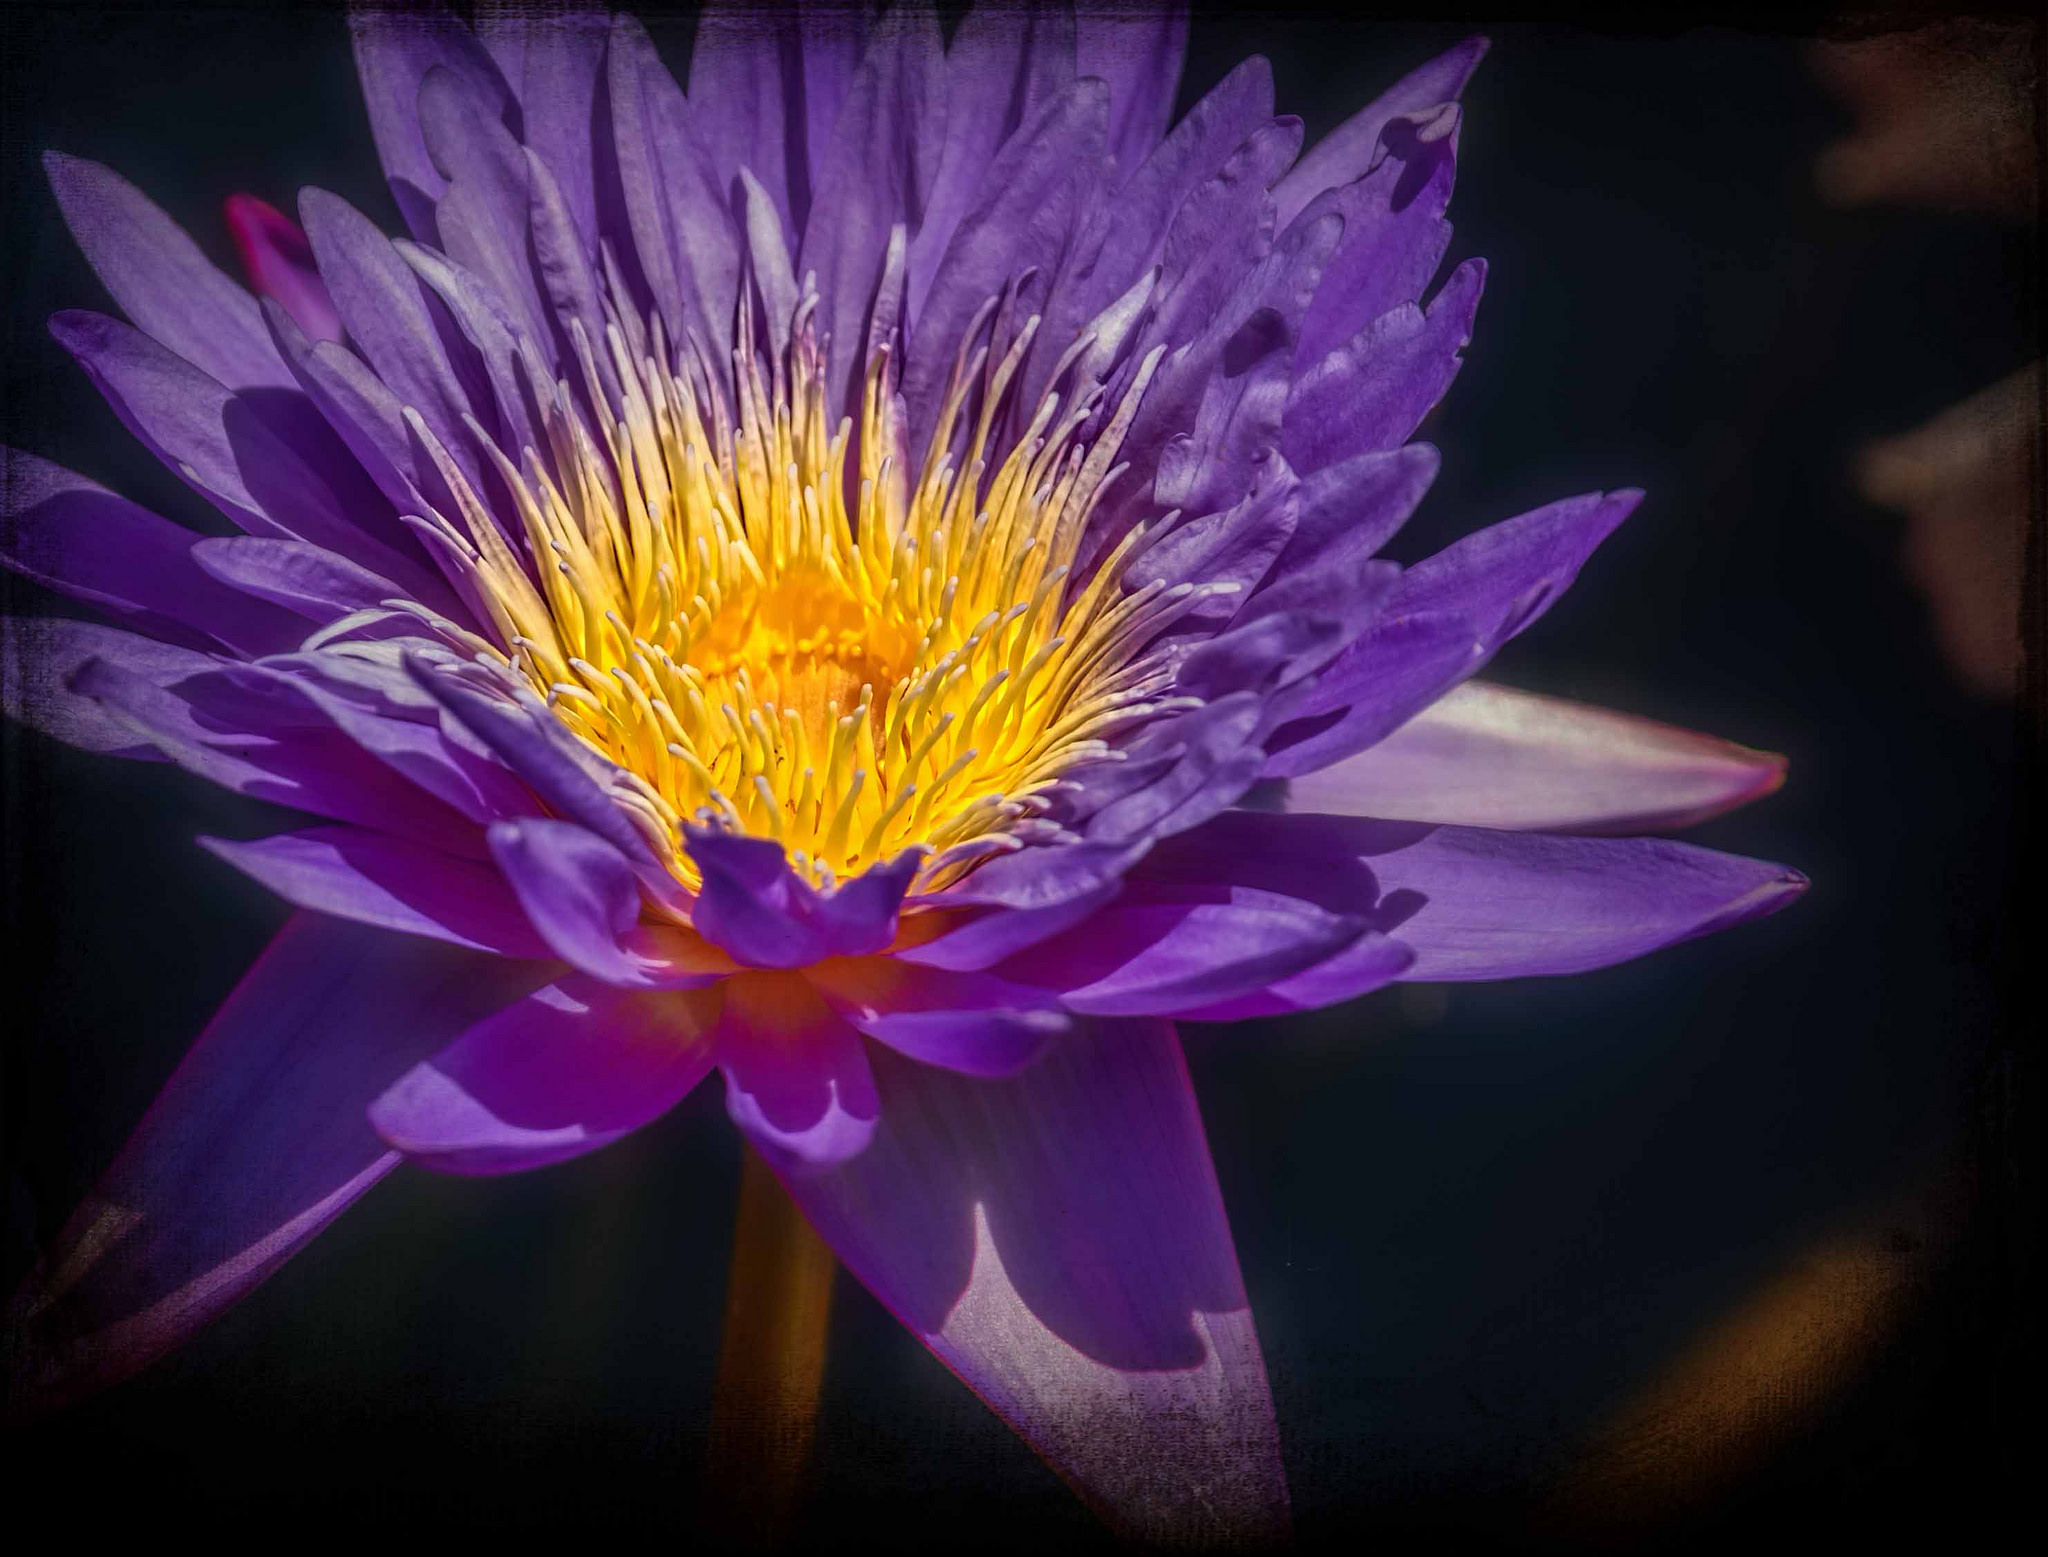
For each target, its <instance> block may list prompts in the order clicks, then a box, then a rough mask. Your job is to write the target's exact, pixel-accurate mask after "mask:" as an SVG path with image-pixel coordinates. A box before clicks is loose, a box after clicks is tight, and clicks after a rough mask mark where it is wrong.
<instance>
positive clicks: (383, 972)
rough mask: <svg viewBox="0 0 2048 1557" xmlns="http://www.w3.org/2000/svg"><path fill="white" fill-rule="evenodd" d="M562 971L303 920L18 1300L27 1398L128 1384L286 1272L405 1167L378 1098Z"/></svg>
mask: <svg viewBox="0 0 2048 1557" xmlns="http://www.w3.org/2000/svg"><path fill="white" fill-rule="evenodd" d="M548 972H549V968H548V965H547V964H533V963H518V962H508V961H505V960H503V959H500V958H497V957H489V956H485V955H483V954H481V953H478V952H471V951H463V950H460V949H458V948H456V947H453V946H448V945H446V944H443V943H441V942H437V941H429V940H421V939H418V938H415V937H411V936H403V935H390V934H387V933H385V932H382V931H378V930H372V929H368V928H365V927H363V926H359V925H351V924H347V923H344V922H341V921H337V920H333V919H327V918H324V917H322V916H319V915H315V914H302V915H300V916H298V917H297V918H294V919H293V920H292V921H291V922H290V923H289V924H287V925H286V926H285V928H284V929H283V930H282V931H281V932H280V933H279V935H278V937H277V939H276V940H275V941H273V942H272V943H271V945H270V949H269V950H268V951H266V952H265V953H264V954H263V956H262V957H261V958H259V959H258V960H257V962H256V965H255V966H254V967H253V968H251V969H250V970H249V972H248V974H247V975H246V976H245V977H244V978H243V979H242V981H241V983H240V984H238V985H237V986H236V987H235V991H234V993H233V994H231V995H230V996H229V997H228V999H227V1002H226V1003H225V1004H224V1005H223V1006H222V1007H221V1009H220V1012H219V1014H218V1015H216V1016H215V1017H214V1019H213V1020H212V1021H211V1022H210V1023H209V1024H208V1025H207V1028H206V1031H205V1032H204V1033H202V1034H201V1035H200V1038H199V1041H198V1042H197V1043H196V1044H195V1045H194V1046H193V1048H192V1051H191V1052H190V1053H189V1054H188V1055H186V1057H185V1060H184V1062H183V1063H182V1064H181V1065H180V1066H179V1067H178V1069H177V1071H176V1072H175V1073H174V1074H173V1075H172V1077H171V1079H170V1081H169V1082H168V1083H166V1085H165V1087H164V1089H163V1091H162V1092H161V1093H160V1094H158V1096H157V1099H156V1101H155V1103H153V1104H152V1105H151V1106H150V1110H149V1112H148V1114H147V1115H145V1116H144V1118H143V1120H142V1123H141V1124H140V1125H139V1126H138V1127H137V1128H136V1131H135V1133H134V1135H132V1136H131V1137H130V1138H129V1140H128V1144H127V1145H126V1146H125V1147H123V1148H122V1151H121V1154H120V1156H119V1157H118V1158H117V1159H116V1160H115V1162H114V1165H113V1166H112V1167H111V1168H110V1169H108V1171H107V1173H106V1175H105V1177H104V1178H102V1179H101V1180H100V1183H99V1185H98V1187H97V1188H96V1189H95V1190H94V1192H93V1194H92V1195H91V1196H90V1197H89V1198H88V1199H87V1200H86V1201H85V1203H84V1204H83V1205H82V1206H80V1207H79V1209H78V1211H77V1212H76V1213H75V1214H74V1215H73V1217H72V1219H71V1221H70V1222H69V1223H68V1224H67V1225H66V1227H65V1229H64V1231H63V1233H62V1234H61V1235H60V1236H59V1238H58V1240H57V1242H56V1244H55V1246H54V1247H53V1248H52V1250H51V1251H50V1253H49V1255H48V1257H47V1258H46V1259H45V1260H44V1261H43V1262H42V1263H41V1264H40V1265H39V1266H38V1267H37V1269H36V1270H35V1271H34V1272H32V1273H31V1275H30V1276H29V1278H28V1280H27V1282H26V1283H24V1285H23V1287H22V1289H21V1291H20V1293H19V1294H17V1297H16V1299H15V1311H14V1314H13V1316H11V1317H12V1318H13V1320H14V1326H11V1328H15V1327H18V1328H17V1333H18V1335H19V1336H20V1338H21V1342H22V1344H23V1347H24V1355H22V1356H21V1357H20V1358H19V1359H18V1361H19V1364H20V1366H21V1368H22V1372H21V1373H20V1375H18V1378H19V1390H20V1394H19V1397H18V1398H19V1399H20V1400H21V1402H22V1403H23V1405H25V1406H27V1407H28V1408H29V1409H31V1410H33V1409H36V1408H37V1407H44V1408H48V1407H54V1406H57V1405H61V1404H63V1403H64V1402H66V1401H68V1400H71V1399H75V1398H77V1397H78V1396H80V1395H83V1394H87V1393H90V1392H91V1391H93V1390H95V1389H99V1388H103V1387H105V1386H106V1385H109V1384H113V1383H117V1382H119V1381H120V1380H121V1379H123V1378H125V1377H127V1376H128V1375H129V1374H131V1373H133V1372H135V1371H136V1370H137V1369H138V1368H141V1367H143V1366H144V1365H145V1364H147V1363H149V1362H150V1361H152V1360H153V1359H154V1358H156V1357H157V1356H159V1355H160V1354H161V1353H163V1352H164V1351H167V1350H168V1349H169V1348H170V1347H172V1346H174V1345H176V1344H177V1343H178V1342H179V1341H181V1340H183V1339H184V1338H185V1337H186V1336H188V1335H190V1334H191V1333H192V1332H193V1331H195V1330H197V1329H198V1328H199V1327H200V1326H201V1325H203V1324H205V1323H206V1322H207V1321H208V1320H210V1319H212V1318H213V1317H214V1316H215V1315H216V1314H218V1313H220V1312H221V1310H223V1309H225V1308H226V1307H228V1305H229V1304H231V1303H233V1302H235V1301H236V1300H237V1299H238V1298H240V1297H242V1296H243V1295H244V1294H246V1293H247V1292H249V1291H250V1290H251V1289H252V1288H254V1287H255V1286H256V1285H257V1283H259V1282H261V1281H262V1280H263V1279H264V1278H265V1277H266V1276H268V1275H270V1273H271V1272H272V1271H274V1270H276V1269H277V1268H278V1266H280V1265H282V1264H283V1263H284V1261H285V1260H287V1259H288V1258H290V1257H291V1255H293V1254H294V1253H296V1252H297V1251H298V1249H299V1248H301V1247H302V1246H303V1245H304V1244H305V1243H306V1241H307V1240H308V1239H310V1238H311V1237H312V1236H313V1235H314V1234H315V1233H317V1232H319V1231H320V1230H321V1229H322V1228H323V1227H325V1226H326V1225H327V1224H328V1223H329V1222H330V1221H332V1220H333V1219H334V1217H336V1216H337V1215H339V1214H340V1213H341V1212H342V1211H343V1210H344V1209H346V1208H347V1206H348V1205H349V1204H350V1203H351V1202H353V1201H354V1200H355V1199H356V1197H357V1196H359V1195H360V1194H362V1192H363V1191H364V1190H366V1189H368V1188H369V1187H370V1186H371V1185H372V1184H374V1183H375V1182H376V1181H377V1180H378V1179H380V1178H381V1177H383V1175H384V1174H385V1173H386V1172H388V1171H389V1170H390V1169H391V1167H392V1166H393V1165H394V1164H395V1163H396V1162H397V1161H398V1155H397V1153H395V1152H393V1151H391V1150H390V1149H389V1148H388V1147H387V1146H386V1145H385V1144H384V1142H382V1141H381V1140H379V1139H378V1138H377V1136H376V1135H375V1134H374V1133H373V1132H372V1131H371V1129H370V1127H369V1125H368V1123H367V1122H366V1121H365V1120H364V1117H363V1110H364V1108H365V1107H366V1106H367V1105H368V1104H369V1102H370V1100H371V1099H373V1098H375V1097H376V1096H377V1095H378V1094H379V1093H381V1092H382V1091H383V1090H384V1089H385V1088H386V1087H388V1086H389V1085H390V1084H391V1082H392V1080H393V1079H394V1078H396V1077H397V1076H398V1075H400V1074H401V1073H402V1072H403V1071H404V1070H405V1069H406V1067H407V1066H409V1065H411V1064H412V1063H414V1062H415V1061H416V1060H417V1059H419V1058H420V1057H421V1056H422V1055H425V1054H430V1053H432V1052H433V1051H434V1050H435V1049H436V1048H438V1047H439V1046H440V1045H442V1044H444V1043H446V1042H447V1041H448V1040H449V1038H451V1037H452V1036H453V1035H454V1034H456V1033H459V1032H461V1031H462V1030H463V1029H465V1028H467V1027H469V1026H471V1025H473V1024H474V1023H475V1022H477V1021H478V1020H479V1019H480V1018H482V1017H483V1016H484V1015H485V1014H486V1013H487V1012H489V1011H492V1010H494V1009H497V1008H499V1007H501V1006H503V1005H505V1004H507V1003H508V1002H510V1001H513V1000H516V999H518V998H519V997H520V996H521V995H522V994H524V993H525V992H526V990H528V989H530V988H531V987H532V986H533V984H534V982H535V981H537V980H539V979H545V978H546V977H547V976H548Z"/></svg>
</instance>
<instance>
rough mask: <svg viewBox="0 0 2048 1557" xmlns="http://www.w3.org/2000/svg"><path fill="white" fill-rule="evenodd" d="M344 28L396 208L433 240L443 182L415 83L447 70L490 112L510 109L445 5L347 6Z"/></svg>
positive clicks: (481, 53) (488, 66)
mask: <svg viewBox="0 0 2048 1557" xmlns="http://www.w3.org/2000/svg"><path fill="white" fill-rule="evenodd" d="M348 23H349V34H350V37H351V38H352V40H353V42H354V44H355V55H356V72H357V74H358V75H359V76H360V77H361V78H362V84H363V101H364V103H365V104H366V105H367V106H368V108H369V110H370V134H371V136H372V138H373V139H374V140H375V141H376V143H377V156H378V159H379V160H380V161H381V162H382V163H383V165H384V176H385V177H386V178H387V179H388V180H389V181H390V183H391V193H392V196H393V197H394V198H395V199H396V200H397V201H398V209H399V212H400V214H402V215H403V216H404V217H405V222H406V225H407V226H408V227H410V228H411V229H412V232H413V236H414V237H416V238H418V239H420V240H421V241H422V242H423V243H432V242H434V241H435V232H434V218H433V203H434V202H435V201H436V200H438V199H440V198H441V195H442V194H443V192H444V191H445V190H446V189H447V187H448V185H447V181H446V180H445V179H444V178H443V177H442V176H441V173H440V171H439V170H438V169H437V168H436V167H435V166H434V162H433V159H432V158H431V157H430V156H428V154H427V144H426V140H425V138H424V137H423V136H422V135H421V133H420V118H419V96H420V83H421V82H422V81H424V80H425V79H426V75H427V72H428V71H430V70H432V69H434V68H435V67H436V66H440V67H442V68H443V69H446V70H449V71H451V72H453V73H454V75H455V76H456V78H457V79H458V80H460V81H461V82H462V83H463V85H464V87H465V88H466V89H468V90H469V91H470V93H471V94H472V95H473V96H474V97H475V98H476V100H477V102H478V104H479V105H480V106H481V107H482V108H483V109H484V110H485V111H486V112H488V113H489V114H491V115H492V116H493V117H504V116H506V115H507V114H508V112H509V113H515V114H516V112H517V106H516V104H514V102H513V100H512V94H511V92H510V90H509V89H508V88H507V87H506V85H505V80H504V77H503V76H502V75H500V74H499V72H498V67H497V65H496V64H495V63H493V61H492V59H491V56H490V54H489V53H488V52H487V51H486V50H485V49H484V47H483V45H482V44H480V43H478V42H477V40H476V39H475V37H473V36H472V35H471V33H470V31H469V29H468V28H467V27H465V26H463V25H462V23H461V22H459V21H458V20H456V18H455V16H454V15H453V14H452V13H451V12H449V11H448V10H447V9H445V8H444V7H442V6H440V5H437V4H433V3H431V0H427V3H422V4H417V5H408V6H406V7H403V8H400V7H395V6H393V7H385V6H369V5H364V6H351V7H350V8H349V16H348Z"/></svg>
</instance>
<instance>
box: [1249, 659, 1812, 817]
mask: <svg viewBox="0 0 2048 1557" xmlns="http://www.w3.org/2000/svg"><path fill="white" fill-rule="evenodd" d="M1784 781H1785V759H1784V758H1783V757H1780V756H1777V755H1776V754H1774V753H1772V752H1762V751H1752V750H1750V749H1749V748H1748V747H1746V746H1737V745H1736V744H1735V743H1734V742H1732V741H1723V740H1718V739H1716V738H1715V737H1713V736H1711V735H1697V734H1694V733H1693V732H1692V731H1690V730H1681V729H1679V728H1678V727H1676V726H1675V725H1668V724H1658V723H1657V722H1655V721H1654V720H1650V719H1639V718H1637V717H1635V716H1634V715H1632V714H1621V713H1615V712H1613V711H1612V710H1609V709H1605V708H1593V707H1589V706H1588V705H1586V704H1584V703H1573V702H1569V701H1567V700H1566V699H1564V698H1558V697H1542V696H1539V695H1538V694H1536V693H1533V692H1517V691H1515V690H1514V689H1513V688H1511V687H1503V686H1496V685H1494V684H1492V683H1490V682H1484V681H1468V682H1466V683H1465V684H1464V685H1463V686H1460V687H1456V688H1453V689H1452V690H1451V692H1449V693H1448V694H1447V695H1446V696H1444V697H1443V698H1442V699H1440V700H1439V701H1437V702H1435V703H1433V704H1431V705H1430V706H1429V707H1428V708H1426V709H1424V710H1423V711H1422V712H1421V713H1419V714H1417V715H1416V716H1415V717H1414V718H1413V719H1411V720H1409V721H1408V723H1406V724H1405V725H1403V726H1402V727H1401V728H1400V729H1398V730H1396V731H1395V732H1394V733H1393V734H1392V735H1390V736H1388V737H1387V738H1386V739H1385V740H1383V741H1381V742H1379V743H1378V744H1377V745H1375V746H1371V747H1368V748H1367V749H1366V750H1364V751H1362V752H1360V753H1358V754H1357V755H1356V756H1353V757H1347V758H1345V759H1343V760H1342V761H1340V762H1338V763H1335V764H1334V765H1332V766H1330V767H1327V768H1323V769H1321V770H1319V771H1317V772H1314V773H1306V774H1303V775H1301V776H1300V777H1298V778H1294V779H1290V780H1289V781H1288V784H1287V792H1286V797H1285V805H1286V808H1287V809H1288V810H1290V811H1323V812H1331V813H1335V814H1338V815H1343V816H1377V817H1382V818H1385V819H1386V820H1388V821H1404V822H1461V823H1465V824H1467V825H1469V826H1473V827H1502V828H1511V829H1515V830H1517V831H1540V832H1579V833H1639V832H1649V831H1652V830H1656V829H1661V828H1670V827H1688V826H1691V825H1692V824H1693V823H1695V822H1702V821H1705V820H1706V819H1707V818H1708V817H1711V816H1719V815H1720V814H1721V813H1722V812H1724V811H1729V810H1732V809H1734V808H1735V807H1736V806H1739V805H1746V804H1748V803H1749V802H1750V801H1752V800H1757V799H1761V798H1762V797H1763V796H1765V795H1768V794H1770V793H1771V792H1772V791H1773V790H1775V789H1776V788H1777V787H1778V786H1779V785H1780V784H1782V783H1784Z"/></svg>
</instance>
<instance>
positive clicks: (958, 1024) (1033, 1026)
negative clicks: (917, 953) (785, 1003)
mask: <svg viewBox="0 0 2048 1557" xmlns="http://www.w3.org/2000/svg"><path fill="white" fill-rule="evenodd" d="M805 977H806V978H807V979H809V980H810V982H811V984H812V985H813V987H815V988H816V989H817V990H818V992H819V993H820V994H822V995H823V996H824V997H825V999H826V1001H827V1003H829V1004H830V1005H831V1007H832V1008H833V1010H835V1011H837V1012H838V1013H839V1014H840V1015H841V1016H843V1017H845V1018H846V1020H847V1021H849V1022H851V1023H852V1024H853V1025H854V1026H855V1027H856V1028H858V1029H859V1030H860V1031H861V1032H863V1033H866V1034H867V1035H868V1036H869V1037H870V1038H873V1039H876V1040H877V1041H879V1042H881V1043H886V1044H887V1045H888V1046H889V1047H890V1048H892V1049H894V1050H895V1051H896V1052H897V1053H898V1054H905V1055H908V1056H909V1057H910V1058H911V1059H914V1060H921V1061H923V1062H924V1063H925V1064H927V1065H943V1066H944V1067H945V1068H946V1069H948V1070H957V1071H961V1072H963V1073H965V1074H967V1075H970V1076H1013V1075H1015V1074H1016V1073H1017V1072H1018V1071H1020V1070H1022V1069H1023V1068H1024V1067H1025V1066H1026V1065H1028V1064H1030V1063H1031V1061H1032V1060H1034V1059H1036V1058H1037V1057H1038V1055H1039V1053H1040V1052H1041V1051H1042V1050H1043V1049H1044V1048H1045V1046H1046V1044H1047V1043H1049V1042H1050V1041H1052V1040H1053V1039H1054V1038H1057V1037H1059V1036H1060V1035H1061V1034H1063V1033H1065V1032H1067V1031H1069V1030H1070V1029H1071V1028H1072V1026H1073V1021H1072V1019H1071V1018H1070V1017H1068V1016H1067V1015H1066V1014H1065V1013H1064V1012H1062V1011H1060V1010H1059V1008H1058V1006H1057V1005H1056V1003H1055V1001H1054V997H1053V996H1052V995H1051V994H1050V993H1049V992H1047V991H1045V990H1042V989H1032V988H1029V987H1027V986H1026V985H1022V984H1016V983H1012V982H1011V981H1009V980H1008V979H1004V978H999V977H997V976H996V975H994V974H990V973H949V972H946V971H944V970H942V969H939V968H924V967H918V966H917V965H915V964H913V963H908V962H901V961H898V960H897V959H895V958H892V957H861V958H848V959H834V960H832V961H829V962H822V963H819V964H818V965H817V966H816V967H814V968H810V969H808V970H806V972H805Z"/></svg>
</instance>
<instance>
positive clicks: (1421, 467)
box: [1247, 443, 1441, 611]
mask: <svg viewBox="0 0 2048 1557" xmlns="http://www.w3.org/2000/svg"><path fill="white" fill-rule="evenodd" d="M1440 463H1441V460H1440V458H1439V456H1438V454H1437V451H1436V450H1435V449H1433V448H1431V447H1430V446H1429V445H1428V444H1426V443H1411V444H1408V445H1406V446H1404V447H1402V448H1399V449H1388V450H1381V451H1376V452H1373V453H1369V454H1359V455H1355V456H1353V457H1352V458H1351V459H1348V460H1345V461H1344V462H1343V463H1341V464H1337V465H1326V466H1324V467H1323V468H1322V469H1321V470H1319V471H1317V472H1315V474H1313V475H1312V476H1310V477H1309V478H1308V479H1307V480H1306V481H1305V482H1303V483H1302V485H1301V493H1300V503H1299V507H1298V511H1297V514H1296V518H1295V523H1294V533H1293V534H1292V535H1291V536H1290V537H1288V541H1287V546H1286V549H1285V550H1283V551H1282V552H1281V553H1280V557H1279V560H1278V561H1277V562H1275V563H1274V564H1273V566H1272V569H1271V570H1270V571H1269V572H1268V573H1267V575H1266V580H1265V582H1264V583H1263V584H1261V585H1260V586H1259V588H1258V591H1257V592H1256V593H1255V594H1254V595H1253V597H1252V601H1251V602H1249V603H1248V606H1247V609H1252V608H1254V607H1255V608H1256V609H1258V610H1261V611H1316V610H1322V609H1329V608H1330V607H1332V606H1333V605H1339V604H1341V602H1339V601H1332V600H1331V599H1330V597H1329V591H1330V590H1331V589H1332V588H1333V587H1339V588H1341V587H1343V586H1345V585H1347V584H1348V583H1349V582H1350V581H1351V580H1352V579H1353V578H1354V577H1355V576H1356V574H1355V569H1356V566H1357V564H1359V563H1361V562H1364V561H1366V560H1368V559H1370V558H1371V557H1372V556H1373V554H1374V553H1375V552H1377V551H1378V550H1379V549H1380V548H1381V547H1382V546H1384V545H1385V544H1386V543H1387V542H1388V541H1389V540H1390V539H1392V538H1393V536H1394V534H1395V532H1397V531H1398V530H1399V529H1400V528H1401V526H1402V525H1403V524H1404V523H1406V522H1407V519H1408V516H1409V515H1410V514H1412V513H1414V512H1415V509H1416V505H1418V504H1419V503H1420V502H1421V501H1422V498H1423V494H1424V493H1426V492H1427V491H1428V490H1429V487H1430V483H1431V482H1433V481H1435V480H1436V473H1437V467H1438V466H1439V464H1440Z"/></svg>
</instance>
